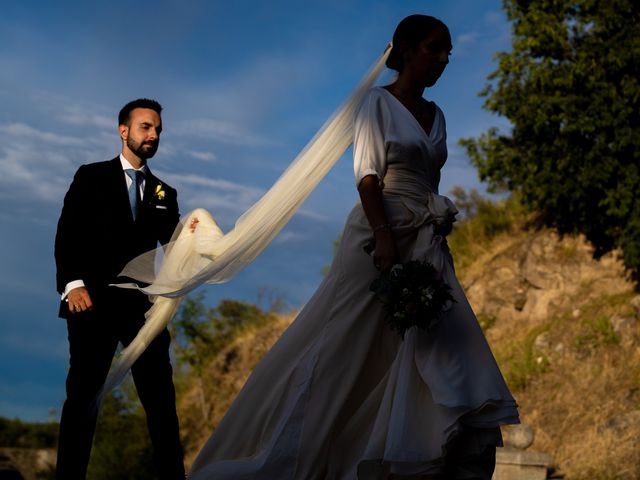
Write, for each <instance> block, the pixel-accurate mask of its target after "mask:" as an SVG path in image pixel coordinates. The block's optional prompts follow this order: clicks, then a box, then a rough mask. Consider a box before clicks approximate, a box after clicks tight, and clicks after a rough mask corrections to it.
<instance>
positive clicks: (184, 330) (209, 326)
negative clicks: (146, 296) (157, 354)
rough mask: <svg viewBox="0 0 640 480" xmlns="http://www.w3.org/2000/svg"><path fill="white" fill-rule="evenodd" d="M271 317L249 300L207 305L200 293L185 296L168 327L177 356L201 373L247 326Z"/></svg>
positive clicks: (224, 301) (258, 323)
mask: <svg viewBox="0 0 640 480" xmlns="http://www.w3.org/2000/svg"><path fill="white" fill-rule="evenodd" d="M272 318H273V314H272V313H269V312H264V311H263V310H262V309H261V308H260V307H258V306H257V305H253V304H251V303H246V302H241V301H238V300H221V301H220V303H219V304H218V306H217V307H208V306H206V305H205V304H204V302H203V295H202V294H198V295H195V296H193V297H187V298H186V299H185V300H184V301H183V302H182V306H181V307H180V310H179V311H178V314H177V315H176V318H175V319H174V321H173V323H172V327H171V328H172V336H173V338H174V342H173V345H174V350H175V352H176V355H177V359H178V361H179V362H180V363H181V364H186V365H188V367H189V368H191V369H193V370H194V371H195V372H196V373H197V374H200V373H201V370H202V368H204V367H206V365H207V364H208V363H209V361H210V360H211V359H212V358H214V357H215V356H216V355H217V354H218V353H219V352H220V351H221V350H222V349H223V348H224V347H226V346H227V345H229V343H230V342H231V341H232V340H233V339H234V338H236V337H237V336H238V335H239V334H240V333H241V332H243V331H244V330H245V329H246V328H248V327H250V326H257V325H264V324H265V323H266V322H268V321H269V320H270V319H272Z"/></svg>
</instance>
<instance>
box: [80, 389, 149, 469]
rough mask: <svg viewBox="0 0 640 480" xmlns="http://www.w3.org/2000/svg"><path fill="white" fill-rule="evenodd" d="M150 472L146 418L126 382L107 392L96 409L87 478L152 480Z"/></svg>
mask: <svg viewBox="0 0 640 480" xmlns="http://www.w3.org/2000/svg"><path fill="white" fill-rule="evenodd" d="M154 472H155V469H154V466H153V449H152V447H151V441H150V440H149V433H148V430H147V423H146V417H145V414H144V411H143V410H142V406H141V405H140V402H139V401H138V400H137V396H136V394H135V389H134V387H133V385H132V383H131V382H127V383H125V384H123V385H122V386H120V387H118V388H117V389H116V390H114V391H112V392H110V393H109V394H108V395H107V396H106V397H105V400H104V402H103V404H102V406H101V408H100V415H99V417H98V424H97V426H96V434H95V437H94V442H93V448H92V450H91V461H90V463H89V469H88V471H87V478H90V479H92V480H153V479H155V478H157V477H156V475H155V473H154Z"/></svg>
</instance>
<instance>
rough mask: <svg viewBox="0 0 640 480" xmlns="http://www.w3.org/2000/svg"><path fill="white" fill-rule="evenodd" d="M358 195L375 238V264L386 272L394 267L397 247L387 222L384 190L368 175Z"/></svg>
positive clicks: (375, 179)
mask: <svg viewBox="0 0 640 480" xmlns="http://www.w3.org/2000/svg"><path fill="white" fill-rule="evenodd" d="M358 193H359V194H360V201H361V202H362V208H363V209H364V213H365V215H366V216H367V220H369V225H371V229H372V230H373V236H374V238H375V242H376V244H375V250H374V256H373V264H374V265H375V267H376V268H377V269H378V270H381V271H385V270H388V269H390V268H391V267H392V266H393V263H394V260H395V257H396V247H395V242H394V240H393V235H392V232H391V226H390V225H389V223H388V221H387V215H386V213H385V211H384V203H383V201H382V189H381V188H380V185H379V181H378V177H377V176H376V175H367V176H366V177H364V178H363V179H362V180H361V181H360V183H359V184H358Z"/></svg>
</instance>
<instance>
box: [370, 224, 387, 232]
mask: <svg viewBox="0 0 640 480" xmlns="http://www.w3.org/2000/svg"><path fill="white" fill-rule="evenodd" d="M387 228H388V229H389V230H391V224H389V223H383V224H381V225H378V226H377V227H373V233H376V232H377V231H380V230H384V229H387Z"/></svg>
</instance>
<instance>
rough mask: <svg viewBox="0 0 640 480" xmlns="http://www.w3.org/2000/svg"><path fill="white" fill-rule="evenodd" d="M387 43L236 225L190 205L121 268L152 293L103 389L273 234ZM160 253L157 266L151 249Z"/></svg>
mask: <svg viewBox="0 0 640 480" xmlns="http://www.w3.org/2000/svg"><path fill="white" fill-rule="evenodd" d="M390 50H391V45H389V46H388V47H387V48H386V49H385V51H384V53H383V54H382V56H381V57H380V58H379V59H378V60H377V61H376V62H375V64H374V65H373V66H372V67H371V69H370V70H369V71H368V73H367V74H366V75H365V76H364V78H363V79H362V80H361V81H360V83H359V84H358V86H357V87H356V88H355V90H354V91H353V93H352V94H351V96H350V97H349V98H348V99H347V100H346V101H345V103H344V104H343V105H342V106H341V107H340V108H338V110H336V111H335V112H334V113H333V115H332V116H331V117H330V118H329V120H328V121H327V122H326V123H325V124H324V125H323V126H322V128H321V129H320V130H319V131H318V132H317V133H316V134H315V136H314V137H313V138H312V139H311V141H310V142H309V143H308V144H307V145H306V146H305V147H304V149H303V150H302V151H301V152H300V153H299V154H298V156H297V157H296V158H295V159H294V161H293V162H292V163H291V164H290V165H289V167H288V168H287V169H286V170H285V172H284V173H283V174H282V176H281V177H280V178H279V179H278V180H277V181H276V183H275V184H274V185H273V186H272V187H271V188H270V189H269V190H268V191H267V193H265V195H264V196H263V197H262V198H260V199H259V200H258V201H257V202H256V203H255V204H254V205H253V206H252V207H250V208H249V210H247V211H246V212H245V213H244V214H243V215H242V216H240V218H238V220H237V221H236V224H235V226H234V228H233V229H232V230H231V231H229V232H228V233H226V234H224V233H223V232H222V230H220V228H219V227H218V225H217V224H216V222H215V220H214V219H213V218H212V216H211V215H210V214H209V213H208V212H207V211H206V210H203V209H196V210H194V211H193V212H191V213H189V214H188V215H187V216H186V217H185V219H184V223H183V224H184V225H190V224H191V220H192V219H193V218H197V219H198V220H199V223H198V225H197V228H196V229H195V231H194V232H192V231H191V230H190V229H189V228H186V227H184V228H183V227H181V226H179V227H178V228H177V229H176V232H175V233H174V235H173V238H172V240H171V242H170V243H169V244H168V245H166V246H164V247H163V248H164V251H163V250H162V248H159V249H157V250H152V251H150V252H147V253H144V254H142V255H140V256H139V257H137V258H135V259H133V260H132V261H131V262H129V263H128V264H127V265H126V266H125V268H124V270H123V271H122V272H121V273H120V275H121V276H125V277H129V278H132V279H135V280H138V281H140V282H141V283H145V284H148V286H147V287H139V286H138V285H137V284H133V283H132V284H119V285H117V286H118V287H123V288H137V289H139V290H141V291H142V292H144V293H146V294H148V295H150V296H151V297H152V298H153V300H154V303H153V306H152V307H151V309H150V310H149V311H148V312H147V313H146V322H145V325H144V326H143V327H142V329H140V332H139V333H138V335H137V336H136V338H135V339H134V340H133V342H131V344H129V346H128V347H127V348H125V349H124V350H123V352H122V354H121V356H120V357H119V358H118V360H117V361H116V363H115V365H114V366H113V367H112V369H111V372H110V373H109V376H108V377H107V380H106V382H105V385H104V387H103V390H102V395H104V393H105V392H108V391H109V390H110V389H111V388H113V387H114V386H115V385H117V384H118V383H119V382H120V381H121V380H122V379H123V378H124V376H125V375H126V373H127V371H128V370H129V368H130V367H131V365H133V363H134V362H135V361H136V359H137V358H138V357H139V356H140V355H141V354H142V352H144V350H145V349H146V347H147V345H149V343H150V342H151V341H152V340H153V339H154V338H155V337H156V336H157V335H158V334H159V333H160V332H161V331H162V330H163V329H164V328H165V326H166V325H167V324H168V322H169V321H170V320H171V318H172V317H173V315H174V314H175V312H176V311H177V309H178V307H179V305H180V301H181V299H182V298H183V296H184V295H186V294H187V293H189V292H190V291H192V290H193V289H195V288H197V287H198V286H200V285H202V284H204V283H224V282H226V281H228V280H230V279H231V278H232V277H233V276H234V275H236V274H237V273H239V272H240V271H241V270H242V269H243V268H244V267H246V266H247V265H249V264H250V263H251V262H252V261H253V260H254V259H255V258H256V257H257V256H258V255H259V254H260V253H261V252H262V251H263V250H264V249H265V248H266V247H267V246H268V245H269V244H270V243H271V241H272V240H273V239H274V238H275V237H276V235H277V234H278V233H279V232H280V230H282V228H283V227H284V226H285V225H286V224H287V222H288V221H289V220H290V219H291V217H292V216H293V214H294V213H295V212H296V211H297V210H298V208H299V207H300V206H301V205H302V203H303V202H304V201H305V199H306V198H307V197H308V196H309V194H310V193H311V192H312V191H313V190H314V189H315V188H316V186H317V185H318V183H319V182H320V181H321V180H322V179H323V178H324V177H325V175H326V174H327V173H328V172H329V170H330V169H331V167H333V165H334V164H335V163H336V162H337V160H338V159H339V158H340V157H341V156H342V154H343V153H344V151H345V150H346V149H347V147H348V146H349V145H350V144H351V142H352V140H353V123H354V119H355V114H356V110H357V108H358V106H359V104H360V102H361V100H362V98H363V96H364V94H365V93H366V92H367V91H368V90H369V88H371V86H372V85H373V83H374V82H375V80H376V78H377V77H378V76H379V74H380V72H381V71H382V69H383V67H384V64H385V61H386V59H387V56H388V54H389V52H390ZM158 255H162V256H163V260H162V264H161V266H160V268H159V270H158V271H157V272H156V268H155V265H156V257H157V256H158Z"/></svg>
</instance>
